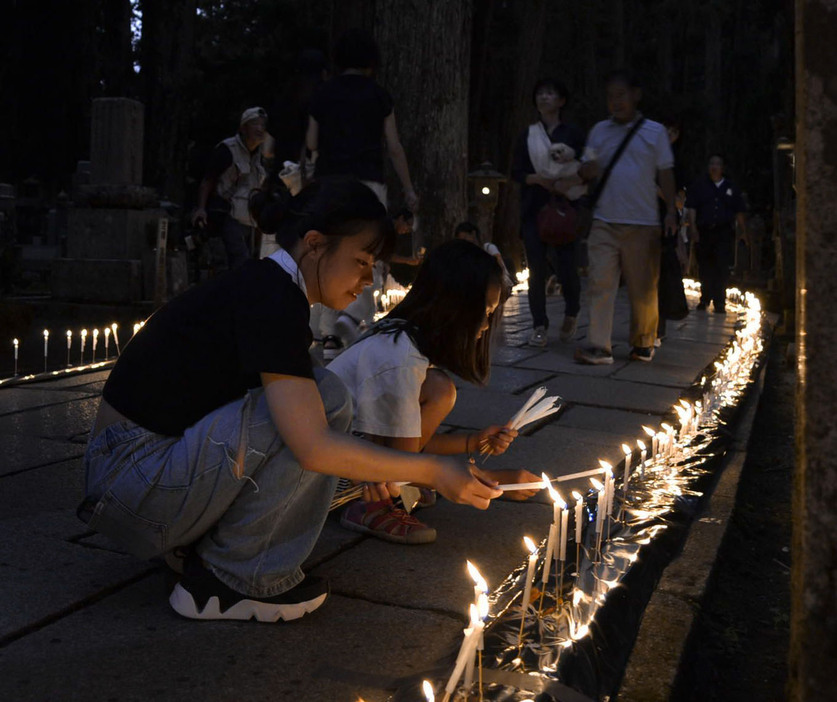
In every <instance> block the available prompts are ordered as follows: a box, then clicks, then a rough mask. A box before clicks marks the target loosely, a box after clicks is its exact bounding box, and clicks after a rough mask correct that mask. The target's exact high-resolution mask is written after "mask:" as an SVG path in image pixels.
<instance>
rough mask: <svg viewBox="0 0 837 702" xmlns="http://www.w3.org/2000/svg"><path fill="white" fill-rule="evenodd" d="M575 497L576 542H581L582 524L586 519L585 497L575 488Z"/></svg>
mask: <svg viewBox="0 0 837 702" xmlns="http://www.w3.org/2000/svg"><path fill="white" fill-rule="evenodd" d="M573 497H574V498H575V542H576V543H577V544H580V543H581V524H582V521H583V519H584V511H583V510H584V498H583V497H582V496H581V495H580V494H579V493H577V492H576V491H575V490H573Z"/></svg>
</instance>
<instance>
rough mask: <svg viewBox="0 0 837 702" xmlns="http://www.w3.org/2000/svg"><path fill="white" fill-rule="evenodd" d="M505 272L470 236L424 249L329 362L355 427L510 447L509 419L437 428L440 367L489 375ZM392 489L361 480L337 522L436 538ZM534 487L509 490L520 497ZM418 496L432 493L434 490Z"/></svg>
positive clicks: (444, 386)
mask: <svg viewBox="0 0 837 702" xmlns="http://www.w3.org/2000/svg"><path fill="white" fill-rule="evenodd" d="M502 282H503V271H502V269H501V268H500V266H499V264H498V263H497V262H496V261H495V260H494V258H493V257H492V256H491V255H490V254H488V253H486V252H485V251H483V250H482V249H481V248H477V247H476V246H473V245H472V244H470V243H468V242H465V241H459V240H454V241H449V242H447V243H445V244H443V245H441V246H439V247H438V248H436V249H434V250H433V251H432V252H431V253H430V255H429V256H428V258H427V260H426V261H425V263H424V264H423V265H422V267H421V268H420V269H419V272H418V275H417V277H416V280H415V283H414V284H413V286H412V288H411V290H410V292H409V293H408V294H407V295H406V297H405V298H404V300H403V301H402V302H401V303H400V304H399V305H398V306H397V307H396V308H395V309H394V310H392V312H390V314H389V315H388V316H387V317H386V318H385V319H384V320H382V321H381V322H379V323H378V324H377V325H375V326H374V327H373V328H372V329H371V330H370V331H369V332H368V333H367V334H366V335H364V336H363V337H361V339H359V340H358V341H357V342H356V343H355V344H353V345H352V346H350V347H349V348H348V349H347V350H346V351H344V352H343V354H341V355H340V356H339V357H338V358H337V359H335V360H334V361H333V362H332V363H331V364H330V365H329V370H330V371H331V372H333V373H335V374H336V375H337V376H338V377H339V378H340V379H341V380H342V381H343V382H344V383H345V384H346V386H347V387H348V389H349V392H350V393H351V395H352V398H353V399H354V406H355V410H354V419H353V422H352V429H353V431H354V432H355V433H358V434H362V435H363V436H364V437H366V438H367V439H369V440H371V441H373V442H375V443H378V444H381V445H384V446H388V447H391V448H397V449H400V450H402V451H410V452H414V453H418V452H423V453H425V454H437V455H451V454H467V455H468V456H469V457H475V456H477V455H479V454H481V453H483V454H486V453H487V454H489V455H496V454H501V453H503V452H504V451H505V450H506V449H507V448H508V447H509V444H511V442H512V441H513V440H514V438H515V437H516V436H517V432H516V431H515V430H513V429H509V428H507V427H501V426H489V427H486V428H485V429H482V430H481V431H478V432H469V433H461V432H458V433H437V430H438V428H439V425H440V424H441V423H442V421H443V420H444V419H445V417H446V416H447V415H448V413H449V412H450V411H451V410H452V409H453V406H454V403H455V402H456V388H455V386H454V383H453V381H452V380H451V379H450V377H449V376H448V374H447V372H446V371H449V372H451V373H454V374H456V375H458V376H459V377H460V378H463V379H464V380H467V381H470V382H473V383H476V384H479V385H483V384H485V383H486V382H487V380H488V376H489V372H490V368H491V336H492V334H491V332H492V330H493V328H494V326H495V320H496V318H497V317H498V316H499V315H497V314H496V311H497V309H498V307H499V305H500V296H501V289H502ZM491 477H492V478H494V479H496V480H499V481H501V482H529V481H537V476H534V475H532V474H531V473H529V472H528V471H492V473H491ZM398 492H399V491H398V488H397V486H394V485H392V484H389V483H388V484H376V485H368V486H367V488H366V489H365V491H364V498H365V499H364V501H361V502H356V503H353V504H351V505H349V507H348V508H347V509H346V511H345V512H344V513H343V515H342V517H341V523H342V524H343V525H344V526H345V527H347V528H350V529H353V530H355V531H361V532H365V533H371V534H373V535H375V536H378V537H380V538H382V539H385V540H387V541H395V542H398V543H408V544H416V543H430V542H432V541H434V540H435V538H436V532H435V530H434V529H432V528H430V527H428V526H426V525H424V524H422V523H421V522H419V521H418V520H417V519H415V517H412V516H411V515H409V514H407V513H406V512H405V511H404V510H402V509H400V508H398V507H396V506H395V505H394V504H393V502H392V497H393V496H397V494H398ZM534 492H535V491H515V492H514V493H510V496H512V495H513V496H514V497H515V498H518V499H526V498H528V497H530V496H531V495H532V494H534ZM423 497H424V500H423V502H430V503H432V493H431V492H429V491H426V492H425V493H424V496H423ZM428 498H430V499H428Z"/></svg>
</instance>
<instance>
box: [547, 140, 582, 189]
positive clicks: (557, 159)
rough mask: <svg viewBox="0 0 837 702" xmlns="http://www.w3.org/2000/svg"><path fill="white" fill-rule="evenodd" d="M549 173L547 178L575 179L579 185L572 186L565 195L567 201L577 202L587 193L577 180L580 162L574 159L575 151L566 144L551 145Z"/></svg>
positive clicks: (579, 180)
mask: <svg viewBox="0 0 837 702" xmlns="http://www.w3.org/2000/svg"><path fill="white" fill-rule="evenodd" d="M549 159H550V164H549V171H548V173H547V174H546V175H547V176H548V177H549V178H555V179H556V180H558V179H559V178H573V177H575V178H576V179H577V180H578V182H579V184H578V185H573V186H572V187H571V188H570V189H569V190H568V191H567V193H566V195H567V198H568V199H569V200H578V198H580V197H581V196H582V195H584V193H586V192H587V186H586V185H584V184H583V183H581V179H580V178H578V169H579V168H581V162H580V161H579V160H578V159H576V157H575V149H574V148H572V147H571V146H568V145H567V144H564V143H563V142H562V143H558V144H552V145H551V146H550V147H549Z"/></svg>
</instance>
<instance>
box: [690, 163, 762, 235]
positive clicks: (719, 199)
mask: <svg viewBox="0 0 837 702" xmlns="http://www.w3.org/2000/svg"><path fill="white" fill-rule="evenodd" d="M686 207H688V208H691V209H693V210H695V219H696V223H697V228H698V231H700V230H701V229H712V228H715V227H732V226H733V224H734V222H735V215H736V214H738V213H739V212H744V211H745V210H746V209H747V208H746V206H745V205H744V198H743V197H741V191H740V190H739V189H738V187H737V186H736V185H735V184H734V183H731V182H730V181H729V180H727V179H726V178H724V180H723V182H722V183H721V184H720V185H715V183H714V182H713V181H712V179H711V178H710V177H709V176H708V175H704V176H702V177H700V178H698V179H697V180H696V181H695V182H694V183H693V184H692V185H691V186H690V187H689V189H688V190H687V191H686Z"/></svg>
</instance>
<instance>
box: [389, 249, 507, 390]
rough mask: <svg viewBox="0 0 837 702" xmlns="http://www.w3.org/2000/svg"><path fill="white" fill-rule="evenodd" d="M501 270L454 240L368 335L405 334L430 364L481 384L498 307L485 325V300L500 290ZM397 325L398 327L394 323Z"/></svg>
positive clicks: (431, 259)
mask: <svg viewBox="0 0 837 702" xmlns="http://www.w3.org/2000/svg"><path fill="white" fill-rule="evenodd" d="M502 281H503V271H502V269H501V268H500V266H499V264H498V263H497V261H496V260H495V259H494V257H493V256H491V255H490V254H487V253H486V252H485V251H483V250H482V249H481V248H480V247H478V246H474V245H473V244H472V243H471V242H469V241H463V240H461V239H456V240H453V241H448V242H446V243H444V244H442V245H441V246H439V247H437V248H435V249H433V251H431V252H430V254H429V255H428V256H427V259H426V260H425V261H424V263H423V264H422V266H421V268H420V269H419V272H418V275H417V276H416V280H415V282H414V283H413V287H412V288H411V289H410V291H409V292H408V293H407V295H406V296H405V297H404V299H403V300H402V301H401V302H400V303H399V304H398V305H397V306H396V307H395V308H394V309H393V310H392V311H391V312H390V313H389V314H388V315H387V317H386V318H385V319H384V320H383V322H382V324H381V325H380V327H379V328H378V329H377V330H373V333H375V331H377V333H398V332H400V331H404V332H406V333H407V334H409V335H410V337H411V338H412V339H413V341H414V343H415V344H416V346H417V347H418V350H419V351H420V352H421V353H422V354H424V355H425V356H427V358H428V359H429V360H430V362H431V363H432V364H434V365H437V366H441V367H442V368H445V369H447V370H449V371H451V372H452V373H456V375H458V376H459V377H461V378H463V379H464V380H467V381H469V382H472V383H477V384H479V385H484V384H485V383H486V382H487V381H488V376H489V374H490V372H491V340H492V336H493V331H494V327H495V325H496V320H497V319H499V318H500V316H501V315H502V311H501V310H500V308H499V307H498V308H497V311H495V313H494V314H492V315H491V316H490V317H489V319H488V329H487V330H486V331H485V332H484V333H483V335H482V336H481V337H480V338H479V339H478V338H477V335H478V334H479V331H480V328H481V327H482V325H483V323H484V322H485V312H486V303H485V300H486V296H487V294H488V291H489V289H490V288H491V287H492V286H497V288H501V287H502ZM400 320H403V322H400Z"/></svg>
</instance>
